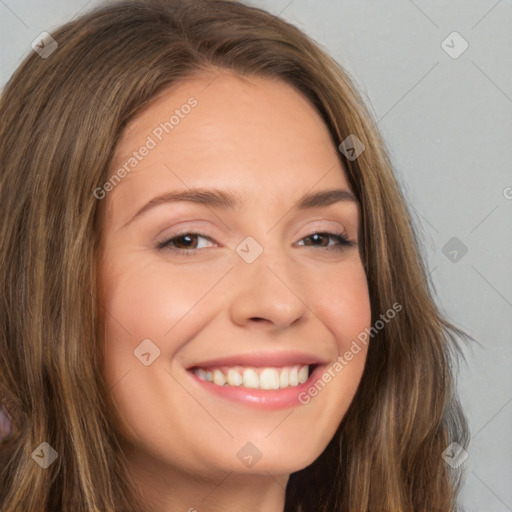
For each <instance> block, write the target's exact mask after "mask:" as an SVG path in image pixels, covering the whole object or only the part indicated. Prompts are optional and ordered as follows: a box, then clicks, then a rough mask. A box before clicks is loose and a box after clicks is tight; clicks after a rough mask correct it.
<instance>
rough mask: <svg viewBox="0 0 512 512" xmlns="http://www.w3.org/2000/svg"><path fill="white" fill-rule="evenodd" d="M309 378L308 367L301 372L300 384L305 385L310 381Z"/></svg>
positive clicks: (304, 367)
mask: <svg viewBox="0 0 512 512" xmlns="http://www.w3.org/2000/svg"><path fill="white" fill-rule="evenodd" d="M308 377H309V368H308V367H307V366H303V367H302V368H301V369H300V370H299V384H304V382H306V381H307V380H308Z"/></svg>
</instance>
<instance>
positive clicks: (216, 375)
mask: <svg viewBox="0 0 512 512" xmlns="http://www.w3.org/2000/svg"><path fill="white" fill-rule="evenodd" d="M199 377H200V376H199ZM213 383H214V384H217V386H224V384H226V377H224V374H223V373H222V372H221V371H220V370H215V371H214V372H213Z"/></svg>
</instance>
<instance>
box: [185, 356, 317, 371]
mask: <svg viewBox="0 0 512 512" xmlns="http://www.w3.org/2000/svg"><path fill="white" fill-rule="evenodd" d="M326 363H327V361H326V360H325V359H324V358H321V357H319V356H317V355H314V354H308V353H305V352H255V353H247V354H238V355H232V356H227V357H222V358H219V359H208V360H206V361H201V362H198V363H194V364H193V365H191V366H189V367H188V369H189V370H190V369H192V368H209V367H219V366H253V367H265V366H292V365H297V364H300V365H319V364H326Z"/></svg>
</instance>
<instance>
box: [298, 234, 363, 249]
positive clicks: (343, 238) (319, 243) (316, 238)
mask: <svg viewBox="0 0 512 512" xmlns="http://www.w3.org/2000/svg"><path fill="white" fill-rule="evenodd" d="M329 239H335V240H337V241H338V243H337V244H333V245H331V246H329ZM302 240H305V241H308V242H305V243H304V245H305V246H307V247H320V248H329V247H333V249H342V248H343V247H352V246H354V245H356V244H355V242H352V241H351V240H349V239H348V237H347V235H345V233H326V232H318V233H312V234H311V235H308V236H306V237H304V238H303V239H302Z"/></svg>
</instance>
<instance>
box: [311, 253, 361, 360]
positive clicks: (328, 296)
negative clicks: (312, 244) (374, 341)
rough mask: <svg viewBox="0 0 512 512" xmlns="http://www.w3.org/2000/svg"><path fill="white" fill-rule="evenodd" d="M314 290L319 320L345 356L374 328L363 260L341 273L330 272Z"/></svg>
mask: <svg viewBox="0 0 512 512" xmlns="http://www.w3.org/2000/svg"><path fill="white" fill-rule="evenodd" d="M322 282H323V283H325V284H323V285H321V284H318V285H316V286H312V287H311V295H310V297H311V299H310V300H311V301H312V304H314V305H315V307H316V308H317V309H318V311H319V314H318V317H319V318H320V319H321V320H322V321H323V322H324V323H325V325H326V327H327V328H328V329H329V330H330V331H331V332H332V333H333V334H334V336H335V339H336V341H337V345H338V350H339V352H340V353H342V352H344V351H345V350H347V349H348V348H349V347H350V344H351V343H352V341H353V340H355V339H356V338H357V336H358V335H359V334H360V333H361V332H363V331H364V330H365V329H367V328H369V327H370V325H371V307H370V297H369V293H368V283H367V279H366V274H365V272H364V268H363V266H362V263H361V262H360V260H356V261H354V262H347V263H346V265H344V266H343V269H342V270H340V271H339V272H330V273H329V274H328V275H326V276H324V279H321V280H318V283H322Z"/></svg>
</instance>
